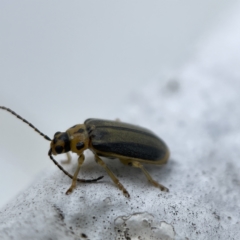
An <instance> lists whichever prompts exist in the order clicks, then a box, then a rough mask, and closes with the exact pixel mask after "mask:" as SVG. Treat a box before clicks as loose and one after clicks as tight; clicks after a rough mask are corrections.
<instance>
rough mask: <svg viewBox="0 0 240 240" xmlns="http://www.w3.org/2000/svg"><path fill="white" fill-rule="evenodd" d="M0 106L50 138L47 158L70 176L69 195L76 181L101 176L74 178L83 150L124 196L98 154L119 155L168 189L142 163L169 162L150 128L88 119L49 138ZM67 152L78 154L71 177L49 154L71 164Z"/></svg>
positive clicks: (82, 160)
mask: <svg viewBox="0 0 240 240" xmlns="http://www.w3.org/2000/svg"><path fill="white" fill-rule="evenodd" d="M0 108H1V109H3V110H6V111H8V112H10V113H11V114H13V115H15V116H16V117H17V118H19V119H20V120H22V121H23V122H25V123H26V124H28V125H29V126H30V127H31V128H33V129H34V130H35V131H36V132H38V133H39V134H40V135H41V136H43V137H44V138H45V139H46V140H48V141H51V144H50V150H49V152H48V155H49V157H50V158H51V160H52V161H53V162H54V163H55V164H56V165H57V166H58V167H59V168H60V169H61V170H62V171H63V172H64V173H65V174H66V175H67V176H68V177H70V178H71V179H72V184H71V186H70V188H69V189H68V190H67V192H66V194H70V193H71V192H72V191H73V189H74V188H75V187H76V183H77V181H79V182H95V181H98V180H100V179H102V178H103V177H102V176H101V177H99V178H96V179H91V180H85V179H79V178H77V176H78V173H79V171H80V168H81V166H82V164H83V162H84V158H85V157H84V153H83V152H84V150H86V149H90V150H91V151H92V152H93V154H94V157H95V160H96V162H97V163H98V164H99V165H100V166H102V167H103V168H104V169H105V170H106V171H107V173H108V175H109V176H110V178H111V179H112V181H113V182H114V183H115V184H116V185H117V187H118V188H119V189H120V190H122V192H123V194H124V195H125V196H126V197H130V195H129V193H128V191H127V190H126V189H125V188H124V186H123V185H122V184H121V183H120V182H119V180H118V179H117V177H116V176H115V175H114V173H113V172H112V171H111V170H110V169H109V168H108V166H107V165H106V163H105V162H104V161H103V160H102V159H101V158H100V157H107V158H118V159H119V160H120V161H121V162H122V163H123V164H125V165H128V166H133V167H136V168H140V169H141V170H142V171H143V173H144V175H145V176H146V178H147V179H148V181H149V182H150V183H151V184H152V185H154V186H155V187H158V188H159V189H160V190H161V191H166V192H168V188H166V187H164V186H163V185H161V184H159V183H158V182H156V181H155V180H153V179H152V177H151V176H150V174H149V173H148V172H147V170H146V169H145V168H144V167H143V165H142V164H155V165H163V164H165V163H166V162H167V161H168V159H169V155H170V152H169V149H168V147H167V145H166V144H165V143H164V141H163V140H161V139H160V138H159V137H157V136H156V135H155V134H154V133H153V132H151V131H150V130H148V129H145V128H142V127H139V126H135V125H132V124H128V123H123V122H119V121H109V120H101V119H87V120H86V121H85V122H84V124H77V125H74V126H73V127H71V128H69V129H68V130H67V131H66V132H56V133H55V134H54V137H53V140H51V139H50V138H49V137H48V136H47V135H45V134H43V133H42V132H40V131H39V130H38V129H37V128H36V127H34V126H33V125H32V124H31V123H29V122H28V121H27V120H25V119H24V118H22V117H21V116H19V115H18V114H16V113H15V112H14V111H12V110H11V109H9V108H6V107H3V106H0ZM70 151H72V152H74V153H77V155H78V156H79V157H78V166H77V169H76V170H75V173H74V175H73V176H72V175H71V174H70V173H68V172H67V171H65V170H64V169H63V168H62V166H61V165H59V164H58V163H57V162H56V160H55V159H54V158H53V156H52V155H57V154H61V153H67V157H68V160H67V161H66V163H70V161H71V157H70V154H69V152H70Z"/></svg>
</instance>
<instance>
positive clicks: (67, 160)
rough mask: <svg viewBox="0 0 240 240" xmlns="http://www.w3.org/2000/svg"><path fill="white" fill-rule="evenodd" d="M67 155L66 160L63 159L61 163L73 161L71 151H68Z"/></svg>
mask: <svg viewBox="0 0 240 240" xmlns="http://www.w3.org/2000/svg"><path fill="white" fill-rule="evenodd" d="M66 155H67V159H66V160H62V161H61V164H70V163H71V160H72V157H71V155H70V153H69V152H67V153H66Z"/></svg>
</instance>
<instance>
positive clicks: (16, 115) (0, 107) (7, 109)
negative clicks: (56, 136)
mask: <svg viewBox="0 0 240 240" xmlns="http://www.w3.org/2000/svg"><path fill="white" fill-rule="evenodd" d="M0 109H3V110H6V111H8V112H10V113H11V114H13V115H14V116H15V117H17V118H19V119H20V120H22V121H23V122H25V123H26V124H28V125H29V126H30V127H31V128H33V129H34V130H35V131H36V132H38V133H39V134H40V135H41V136H43V137H44V138H45V139H46V140H48V141H52V140H51V138H49V137H48V136H47V135H45V134H43V133H42V132H40V131H39V130H38V129H37V128H36V127H34V126H33V125H32V124H31V123H30V122H28V121H27V120H26V119H24V118H22V117H21V116H19V115H18V114H17V113H15V112H14V111H13V110H11V109H10V108H6V107H3V106H0Z"/></svg>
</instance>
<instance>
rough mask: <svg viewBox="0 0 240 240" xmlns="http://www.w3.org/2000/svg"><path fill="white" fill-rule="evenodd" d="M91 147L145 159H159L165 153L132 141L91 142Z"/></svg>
mask: <svg viewBox="0 0 240 240" xmlns="http://www.w3.org/2000/svg"><path fill="white" fill-rule="evenodd" d="M92 145H93V147H94V148H95V149H96V150H98V151H101V152H108V153H114V154H118V155H122V156H125V157H130V158H140V159H146V160H152V161H154V160H159V159H161V158H163V157H164V156H165V154H166V152H165V151H162V149H159V148H156V147H153V146H149V145H145V144H139V143H134V142H124V143H121V142H118V143H116V142H115V143H106V142H104V143H94V142H93V143H92Z"/></svg>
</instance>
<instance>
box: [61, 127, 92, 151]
mask: <svg viewBox="0 0 240 240" xmlns="http://www.w3.org/2000/svg"><path fill="white" fill-rule="evenodd" d="M66 132H67V133H68V135H69V139H70V148H71V151H72V152H75V153H77V154H78V155H80V154H81V153H82V152H83V151H84V150H85V149H87V148H88V146H89V136H88V132H87V129H86V126H85V125H84V124H78V125H75V126H73V127H71V128H69V129H68V130H67V131H66Z"/></svg>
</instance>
